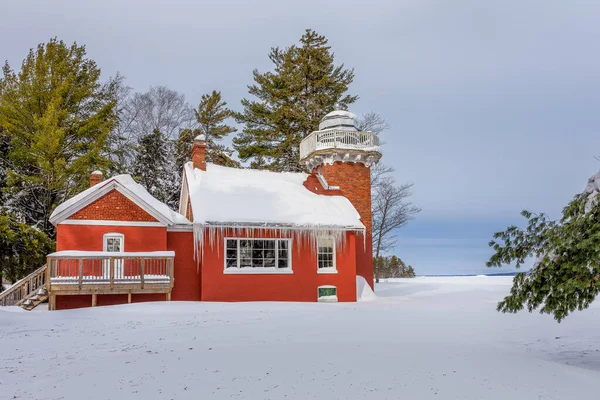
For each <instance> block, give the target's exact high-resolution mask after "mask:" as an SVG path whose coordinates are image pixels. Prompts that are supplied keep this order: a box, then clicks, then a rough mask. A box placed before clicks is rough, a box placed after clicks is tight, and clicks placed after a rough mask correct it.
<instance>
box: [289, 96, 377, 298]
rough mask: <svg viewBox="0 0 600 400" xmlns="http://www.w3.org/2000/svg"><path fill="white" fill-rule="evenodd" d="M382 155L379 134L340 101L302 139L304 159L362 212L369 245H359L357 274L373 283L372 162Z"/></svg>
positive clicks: (332, 187) (323, 180)
mask: <svg viewBox="0 0 600 400" xmlns="http://www.w3.org/2000/svg"><path fill="white" fill-rule="evenodd" d="M380 158H381V152H380V150H379V138H378V137H377V135H375V134H374V133H372V132H363V131H359V130H358V126H357V121H356V115H354V114H352V113H350V112H348V111H344V110H342V109H341V107H340V106H338V105H336V107H335V110H334V111H332V112H330V113H329V114H327V115H325V117H323V119H322V120H321V123H320V124H319V130H318V131H315V132H312V133H311V134H310V135H308V136H307V137H306V138H304V140H302V142H301V143H300V160H301V161H302V162H303V163H304V164H305V165H306V167H307V169H308V170H309V171H311V172H312V173H314V174H315V175H316V176H317V177H318V178H319V180H320V181H321V183H322V184H323V186H325V187H326V188H330V189H339V191H340V192H341V193H342V195H343V196H344V197H346V198H347V199H348V200H350V202H351V203H352V205H353V206H354V208H356V210H357V211H358V213H359V214H360V219H361V221H362V223H363V225H364V226H365V228H366V232H365V235H366V236H365V246H356V251H357V263H356V271H357V274H358V275H360V276H362V277H363V278H365V279H366V281H367V282H368V283H369V285H370V286H371V287H373V255H372V254H373V236H372V229H373V218H372V213H371V170H370V166H371V165H372V164H373V163H377V162H378V161H379V159H380Z"/></svg>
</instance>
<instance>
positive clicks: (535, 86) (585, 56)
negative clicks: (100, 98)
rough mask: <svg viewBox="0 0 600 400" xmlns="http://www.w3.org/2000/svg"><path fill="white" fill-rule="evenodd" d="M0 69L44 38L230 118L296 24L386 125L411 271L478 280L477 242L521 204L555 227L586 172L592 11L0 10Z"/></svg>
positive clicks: (595, 74) (286, 6)
mask: <svg viewBox="0 0 600 400" xmlns="http://www.w3.org/2000/svg"><path fill="white" fill-rule="evenodd" d="M0 15H2V17H1V18H0V38H2V40H0V59H2V60H4V59H6V60H8V61H9V63H10V64H11V65H12V66H13V67H18V66H19V65H20V63H21V61H22V59H23V58H24V57H25V55H26V53H27V51H28V49H29V48H31V47H35V46H36V45H37V44H38V43H40V42H45V41H47V40H48V39H49V38H51V37H55V36H56V37H58V38H59V39H62V40H64V41H66V42H68V43H70V42H73V41H77V42H78V43H79V44H85V45H86V46H87V51H88V56H89V57H91V58H93V59H94V60H96V62H97V63H98V65H99V66H100V67H101V68H102V71H103V76H105V77H108V76H114V75H115V74H116V73H117V72H120V73H121V74H123V75H124V76H125V77H126V79H127V84H128V85H129V86H131V87H133V88H134V89H135V90H137V91H145V90H147V89H148V88H149V87H150V86H157V85H165V86H168V87H169V88H171V89H174V90H177V91H179V92H181V93H184V94H185V96H186V99H187V101H189V102H190V103H191V104H192V105H196V104H197V103H198V102H199V99H200V96H201V95H202V94H203V93H206V92H209V91H212V90H213V89H216V90H220V91H221V92H222V94H223V96H224V98H225V100H227V102H228V103H229V106H230V107H231V108H232V109H235V110H239V109H240V105H239V104H240V100H241V99H242V98H243V97H245V96H247V85H249V84H251V83H252V71H253V70H254V69H258V70H260V71H267V70H269V69H270V68H271V65H270V62H269V60H268V58H267V54H268V52H269V49H270V48H271V47H274V46H280V47H286V46H289V45H291V44H294V43H296V42H297V41H298V39H299V38H300V36H301V35H302V34H303V32H304V30H305V29H306V28H311V29H314V30H316V31H317V32H319V33H321V34H323V35H325V36H326V37H327V38H328V39H329V44H330V45H331V46H332V49H333V51H334V52H335V59H336V62H337V63H343V64H344V65H345V66H346V67H349V68H354V71H355V74H356V78H355V81H354V83H353V84H352V85H351V87H350V93H351V94H358V95H359V96H360V99H359V101H358V102H357V103H356V104H354V105H352V107H351V108H350V110H351V111H353V112H355V113H356V114H358V115H360V114H363V113H366V112H369V111H375V112H377V113H379V114H380V115H382V116H383V117H384V118H385V119H386V120H387V121H388V123H389V124H390V126H391V129H390V130H389V131H388V132H386V133H384V134H383V136H384V137H383V138H384V140H385V141H386V142H387V143H386V145H385V146H384V148H383V154H384V155H383V158H382V161H383V162H385V163H386V164H388V165H391V166H393V167H394V168H395V178H396V179H397V181H398V182H399V183H413V184H414V187H413V196H412V201H413V202H414V203H415V204H416V205H417V206H419V207H420V208H421V209H422V211H421V213H420V214H418V216H417V218H416V219H415V220H414V221H411V222H410V223H409V225H407V226H406V227H405V228H403V229H402V230H400V231H399V235H398V244H397V246H396V249H395V251H394V253H395V254H397V255H399V256H400V257H401V258H403V259H404V260H405V261H406V262H407V263H409V264H411V265H413V266H414V267H415V270H416V271H417V273H419V274H481V273H490V272H508V271H511V270H512V269H511V268H508V267H506V268H502V269H495V270H490V269H488V268H486V267H485V261H487V259H488V258H489V256H490V255H491V254H492V252H491V251H490V249H489V248H488V246H487V243H488V242H489V240H490V239H491V238H492V235H493V233H494V232H496V231H500V230H503V229H505V228H506V227H507V226H508V225H510V224H521V225H522V224H523V222H524V219H523V218H521V217H520V216H519V213H520V211H521V210H522V209H529V210H532V211H537V212H546V213H548V214H549V215H550V216H552V217H554V218H555V217H558V216H560V211H561V209H562V207H563V206H564V205H565V204H567V202H568V201H569V200H570V199H571V198H572V196H573V195H574V194H576V193H578V192H581V191H582V190H583V188H584V187H585V184H586V182H587V178H588V177H589V176H591V175H592V174H593V173H595V172H596V171H598V169H600V161H598V160H597V159H596V158H595V157H596V156H600V135H599V132H598V130H599V128H600V52H599V51H598V45H597V42H598V38H599V37H600V2H598V1H596V0H590V1H583V0H571V1H568V2H566V1H564V0H559V1H554V0H539V1H538V0H519V1H512V0H503V1H500V0H487V1H481V0H455V1H448V0H437V1H434V0H388V1H383V0H371V1H342V0H330V1H327V2H323V1H315V0H305V1H302V2H291V1H282V0H279V1H278V0H269V1H250V0H246V1H241V0H240V1H227V0H220V1H210V2H209V1H198V0H195V1H183V0H172V1H168V2H166V1H157V0H144V1H140V0H119V1H116V0H103V1H96V0H87V1H85V2H82V1H77V0H66V1H52V2H49V1H47V0H38V1H29V0H19V1H11V0H2V1H1V2H0Z"/></svg>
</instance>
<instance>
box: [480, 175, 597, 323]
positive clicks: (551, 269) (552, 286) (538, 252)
mask: <svg viewBox="0 0 600 400" xmlns="http://www.w3.org/2000/svg"><path fill="white" fill-rule="evenodd" d="M599 189H600V173H599V174H597V175H595V176H593V177H592V178H591V179H590V181H589V183H588V186H587V187H586V190H585V191H584V192H583V193H581V194H578V195H576V196H575V197H574V199H573V201H571V202H570V203H569V204H568V205H567V206H566V207H565V208H564V209H563V212H562V217H561V219H560V220H558V221H552V220H550V219H548V217H547V216H546V215H544V214H534V213H531V212H529V211H523V212H522V215H523V216H524V217H525V218H527V220H528V224H527V228H525V229H522V228H518V227H516V226H510V227H508V228H507V229H506V230H505V231H504V232H498V233H496V234H495V235H494V240H492V241H490V243H489V245H490V247H492V248H493V249H494V251H495V254H494V255H493V256H492V257H491V258H490V260H489V261H488V262H487V266H488V267H499V266H501V265H503V264H511V263H513V262H514V263H515V264H516V267H517V268H518V267H520V266H521V265H523V263H524V262H525V261H526V259H527V258H528V257H531V256H535V257H537V259H536V261H535V263H534V266H533V268H532V269H531V270H530V271H528V272H526V273H523V272H522V273H519V274H517V275H516V276H515V278H514V280H513V286H512V288H511V291H510V295H508V296H507V297H505V298H504V300H502V301H501V302H500V303H498V307H497V309H498V311H501V312H510V313H516V312H518V311H520V310H523V309H524V308H525V309H527V310H528V311H529V312H532V311H533V310H536V309H539V311H540V313H544V314H551V315H553V316H554V318H555V319H556V320H557V321H559V322H560V321H561V320H563V319H564V318H565V317H566V316H567V315H569V314H570V313H571V312H573V311H575V310H583V309H585V308H588V307H589V306H590V304H591V303H592V302H593V301H594V300H595V298H596V297H597V296H598V294H599V293H600V201H599V200H598V199H599V198H600V197H599V194H600V191H599Z"/></svg>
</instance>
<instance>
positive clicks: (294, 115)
mask: <svg viewBox="0 0 600 400" xmlns="http://www.w3.org/2000/svg"><path fill="white" fill-rule="evenodd" d="M269 58H270V60H271V61H272V62H273V64H274V70H273V71H272V72H266V73H260V72H259V71H257V70H255V71H254V82H255V83H254V84H253V85H251V86H249V87H248V92H249V94H250V95H251V96H254V97H256V100H249V99H243V100H242V106H243V111H242V112H240V113H236V115H235V117H236V120H237V121H238V122H239V123H241V124H244V129H243V131H242V133H241V134H240V135H238V136H237V137H236V138H234V139H233V145H234V148H235V149H236V150H237V151H238V155H239V158H240V159H241V160H243V161H250V162H251V163H250V166H251V167H252V168H268V169H272V170H276V171H302V170H303V167H302V165H301V164H300V160H299V158H300V157H299V148H300V142H301V141H302V139H303V138H304V137H306V136H307V135H308V134H310V133H311V132H312V131H314V130H317V129H318V126H319V122H320V120H321V118H322V117H323V116H324V115H325V114H327V113H328V112H330V111H332V110H333V109H334V105H335V104H336V103H340V104H342V106H347V105H348V104H351V103H353V102H355V101H356V100H357V99H358V96H352V95H348V94H346V93H347V91H348V86H349V85H350V84H351V83H352V81H353V80H354V70H352V69H350V70H348V69H344V65H343V64H341V65H337V66H336V65H335V64H334V54H333V52H332V51H331V47H330V46H328V45H327V39H326V38H325V37H324V36H321V35H319V34H318V33H316V32H314V31H312V30H310V29H307V30H306V32H305V33H304V35H303V36H302V37H301V38H300V44H299V45H293V46H291V47H288V48H285V49H280V48H279V47H277V48H273V49H271V52H270V54H269Z"/></svg>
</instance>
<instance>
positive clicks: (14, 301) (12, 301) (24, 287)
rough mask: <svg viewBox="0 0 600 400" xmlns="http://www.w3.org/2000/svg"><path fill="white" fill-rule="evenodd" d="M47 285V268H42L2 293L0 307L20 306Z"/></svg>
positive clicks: (0, 294)
mask: <svg viewBox="0 0 600 400" xmlns="http://www.w3.org/2000/svg"><path fill="white" fill-rule="evenodd" d="M45 285H46V266H45V265H44V266H42V267H40V268H38V269H36V270H35V271H33V272H32V273H31V274H29V275H27V276H26V277H25V278H23V279H21V280H20V281H18V282H16V283H15V284H14V285H12V286H11V287H10V288H8V289H6V290H5V291H4V292H2V293H0V306H18V305H21V303H22V302H23V301H24V300H25V299H26V298H27V296H29V295H30V294H32V293H34V292H35V291H37V290H38V289H39V288H43V287H44V286H45Z"/></svg>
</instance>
